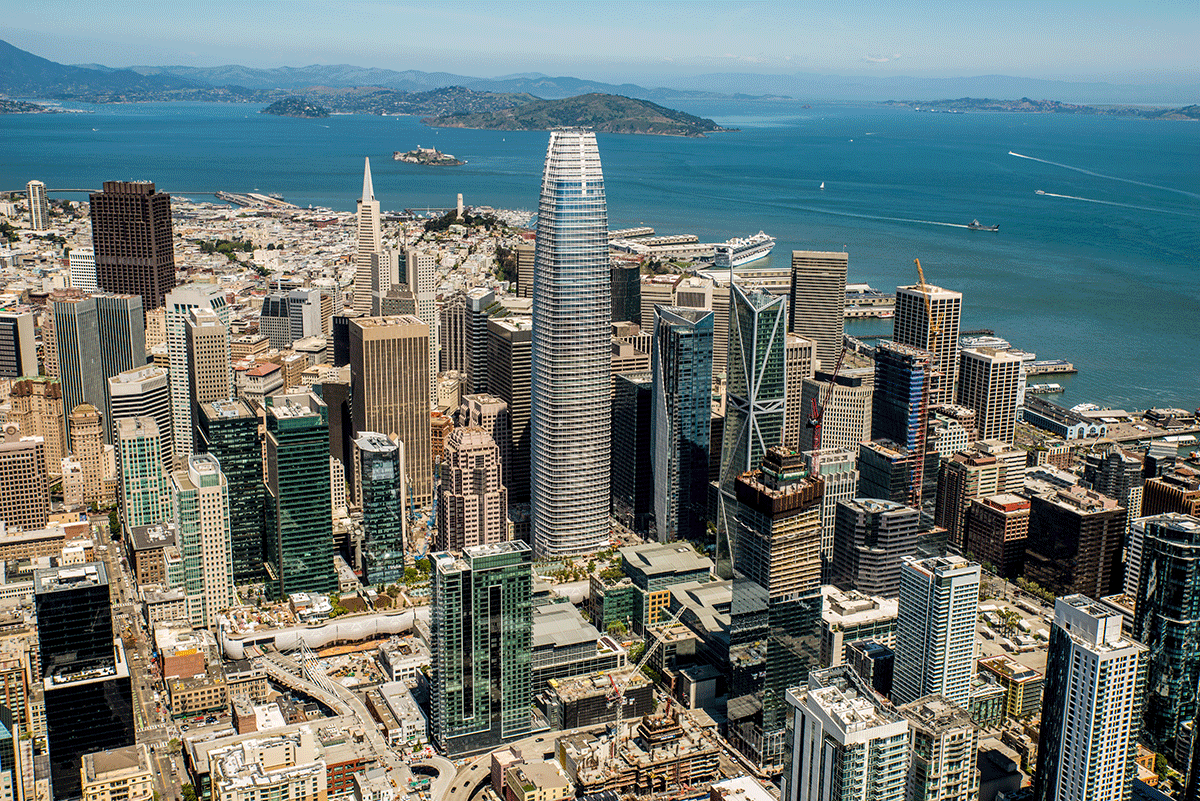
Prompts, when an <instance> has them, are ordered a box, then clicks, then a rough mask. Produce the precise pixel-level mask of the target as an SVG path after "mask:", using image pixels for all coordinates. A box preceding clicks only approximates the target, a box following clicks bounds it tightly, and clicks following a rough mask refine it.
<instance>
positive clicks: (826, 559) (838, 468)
mask: <svg viewBox="0 0 1200 801" xmlns="http://www.w3.org/2000/svg"><path fill="white" fill-rule="evenodd" d="M804 458H805V460H806V464H807V465H808V471H809V473H810V474H812V475H814V476H820V477H821V480H822V481H823V482H824V491H823V492H822V493H821V583H822V584H829V583H831V582H832V581H833V533H834V527H835V524H836V521H837V506H838V504H839V503H840V502H842V501H850V500H853V499H855V498H857V497H858V451H857V450H850V449H848V448H822V449H821V450H819V451H805V453H804Z"/></svg>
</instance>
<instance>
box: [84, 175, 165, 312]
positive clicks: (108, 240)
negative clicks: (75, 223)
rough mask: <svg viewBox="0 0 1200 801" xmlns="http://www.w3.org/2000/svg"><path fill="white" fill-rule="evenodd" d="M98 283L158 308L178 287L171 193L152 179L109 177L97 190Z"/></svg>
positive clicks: (94, 226) (94, 196)
mask: <svg viewBox="0 0 1200 801" xmlns="http://www.w3.org/2000/svg"><path fill="white" fill-rule="evenodd" d="M91 209H92V249H93V250H94V251H95V252H96V283H97V285H99V287H100V288H101V289H103V290H104V291H106V292H117V293H120V294H125V295H141V297H142V307H143V308H145V309H157V308H158V307H159V306H162V305H163V302H164V300H165V298H166V295H167V293H168V292H170V291H171V290H172V289H173V288H174V287H175V241H174V235H173V233H172V229H171V196H170V195H168V194H164V193H162V192H155V191H154V184H153V183H151V182H150V181H105V182H104V191H103V192H96V193H93V194H92V195H91Z"/></svg>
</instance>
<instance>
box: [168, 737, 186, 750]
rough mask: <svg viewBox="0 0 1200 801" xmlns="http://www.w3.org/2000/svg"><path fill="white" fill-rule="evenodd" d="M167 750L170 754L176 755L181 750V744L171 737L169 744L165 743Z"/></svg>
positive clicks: (177, 739) (176, 738)
mask: <svg viewBox="0 0 1200 801" xmlns="http://www.w3.org/2000/svg"><path fill="white" fill-rule="evenodd" d="M167 750H168V751H170V752H171V753H172V754H178V753H179V752H180V751H182V750H183V744H182V743H181V742H179V738H178V737H172V738H171V740H170V742H168V743H167Z"/></svg>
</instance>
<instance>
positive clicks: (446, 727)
mask: <svg viewBox="0 0 1200 801" xmlns="http://www.w3.org/2000/svg"><path fill="white" fill-rule="evenodd" d="M431 558H432V561H433V597H432V609H433V618H432V621H431V628H432V637H433V643H432V645H433V648H432V651H433V654H432V660H431V662H432V664H431V667H432V680H431V692H430V698H431V705H432V708H431V710H430V712H431V715H430V721H429V724H430V732H431V734H432V737H433V741H434V742H435V743H436V744H437V746H438V748H439V749H440V750H441V751H442V752H443V753H446V754H449V755H451V756H459V755H464V754H471V753H482V752H486V751H490V750H492V749H494V748H496V747H497V746H499V745H501V744H502V743H504V742H508V741H512V740H518V739H521V738H522V737H525V736H527V735H528V734H529V733H530V732H531V731H532V722H533V721H532V714H531V710H530V705H531V702H532V700H533V697H532V687H531V680H530V648H531V633H532V629H533V616H532V611H533V609H532V601H531V599H530V596H531V587H532V580H533V570H532V564H531V554H530V550H529V546H528V545H526V544H525V543H523V542H517V541H514V542H496V543H489V544H487V545H477V546H474V547H471V548H466V549H465V550H464V551H463V552H462V555H461V556H454V555H452V554H449V553H436V554H433V555H432V557H431Z"/></svg>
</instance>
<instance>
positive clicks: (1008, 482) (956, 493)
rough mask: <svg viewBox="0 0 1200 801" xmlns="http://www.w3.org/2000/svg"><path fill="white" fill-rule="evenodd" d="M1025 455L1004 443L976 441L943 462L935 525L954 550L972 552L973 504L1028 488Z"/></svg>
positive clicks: (939, 475) (939, 471)
mask: <svg viewBox="0 0 1200 801" xmlns="http://www.w3.org/2000/svg"><path fill="white" fill-rule="evenodd" d="M1024 482H1025V452H1024V451H1023V450H1021V449H1020V448H1014V447H1013V446H1012V445H1009V444H1007V443H1003V442H995V441H991V442H977V443H975V444H974V445H973V446H972V447H971V448H969V449H967V450H964V451H960V452H959V453H955V454H953V455H951V456H950V458H948V459H945V460H942V462H941V465H940V467H939V469H938V488H937V501H936V504H935V510H934V523H935V524H936V525H938V526H941V527H942V528H944V529H946V532H947V539H948V541H949V543H950V545H951V547H953V548H955V549H957V550H959V551H960V552H967V551H969V550H970V543H968V542H967V533H968V530H969V528H968V525H967V518H968V513H969V512H970V509H971V501H972V500H974V499H975V498H988V497H991V496H993V495H999V494H1001V493H1008V494H1016V493H1020V492H1023V491H1024V489H1025V484H1024Z"/></svg>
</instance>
